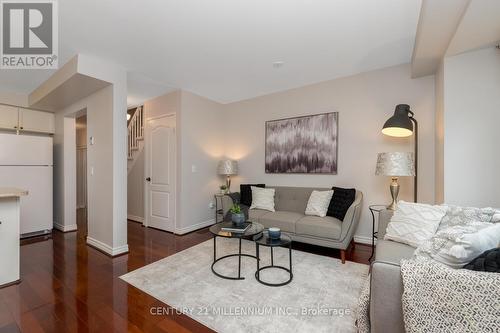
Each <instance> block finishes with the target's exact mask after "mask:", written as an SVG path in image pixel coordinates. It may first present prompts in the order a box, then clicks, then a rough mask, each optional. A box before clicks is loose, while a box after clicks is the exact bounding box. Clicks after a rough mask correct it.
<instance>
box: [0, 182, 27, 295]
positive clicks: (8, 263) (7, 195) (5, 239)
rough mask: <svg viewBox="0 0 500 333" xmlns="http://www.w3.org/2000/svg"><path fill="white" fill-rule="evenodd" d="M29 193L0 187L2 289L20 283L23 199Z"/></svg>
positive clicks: (0, 266)
mask: <svg viewBox="0 0 500 333" xmlns="http://www.w3.org/2000/svg"><path fill="white" fill-rule="evenodd" d="M25 195H28V191H26V190H22V189H18V188H12V187H0V288H2V287H6V286H9V285H11V284H14V283H18V282H19V281H20V274H19V266H20V265H19V258H20V256H19V250H20V243H19V238H20V236H21V235H20V226H19V222H20V212H21V197H22V196H25Z"/></svg>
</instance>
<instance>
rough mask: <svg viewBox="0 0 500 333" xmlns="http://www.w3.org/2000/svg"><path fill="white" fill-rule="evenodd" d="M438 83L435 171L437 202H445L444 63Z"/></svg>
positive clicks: (440, 68)
mask: <svg viewBox="0 0 500 333" xmlns="http://www.w3.org/2000/svg"><path fill="white" fill-rule="evenodd" d="M435 85H436V133H435V140H436V148H435V158H436V161H435V164H436V167H435V173H436V177H435V178H436V181H435V183H436V185H435V196H436V203H437V204H442V203H444V64H443V62H441V64H440V65H439V67H438V70H437V72H436V75H435Z"/></svg>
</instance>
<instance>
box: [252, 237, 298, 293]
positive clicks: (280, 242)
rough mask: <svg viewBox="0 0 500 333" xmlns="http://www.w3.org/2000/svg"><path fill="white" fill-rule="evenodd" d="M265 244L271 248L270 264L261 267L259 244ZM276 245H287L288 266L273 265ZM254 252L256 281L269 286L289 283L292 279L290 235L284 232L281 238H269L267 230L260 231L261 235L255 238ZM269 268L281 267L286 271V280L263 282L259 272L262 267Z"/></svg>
mask: <svg viewBox="0 0 500 333" xmlns="http://www.w3.org/2000/svg"><path fill="white" fill-rule="evenodd" d="M261 245H262V246H267V247H269V248H270V249H271V265H268V266H263V267H261V266H260V248H259V247H260V246H261ZM278 246H287V247H288V259H289V263H288V265H289V266H288V268H286V267H283V266H278V265H275V264H274V247H278ZM255 252H256V254H257V271H256V272H255V278H256V279H257V281H259V282H260V283H262V284H264V285H266V286H270V287H280V286H284V285H287V284H289V283H290V282H291V281H292V279H293V273H292V239H291V238H290V236H287V235H285V234H283V233H282V234H281V238H279V239H272V238H269V234H268V232H267V231H264V232H263V233H262V237H261V238H259V239H256V240H255ZM270 268H278V269H282V270H284V271H286V272H288V276H289V278H288V280H286V281H284V282H279V283H270V282H264V281H262V280H261V279H260V272H261V271H262V270H264V269H270Z"/></svg>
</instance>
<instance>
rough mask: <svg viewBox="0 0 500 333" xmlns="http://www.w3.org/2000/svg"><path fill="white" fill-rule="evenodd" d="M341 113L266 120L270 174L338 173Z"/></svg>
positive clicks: (267, 157)
mask: <svg viewBox="0 0 500 333" xmlns="http://www.w3.org/2000/svg"><path fill="white" fill-rule="evenodd" d="M337 136H338V112H330V113H323V114H316V115H310V116H303V117H296V118H288V119H280V120H271V121H267V122H266V173H311V174H337V145H338V141H337V139H338V138H337Z"/></svg>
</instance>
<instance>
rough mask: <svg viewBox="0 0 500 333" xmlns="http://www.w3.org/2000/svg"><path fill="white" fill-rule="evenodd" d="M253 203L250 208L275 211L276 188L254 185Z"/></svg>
mask: <svg viewBox="0 0 500 333" xmlns="http://www.w3.org/2000/svg"><path fill="white" fill-rule="evenodd" d="M251 189H252V205H251V206H250V209H264V210H269V211H271V212H274V211H275V209H274V193H275V190H274V188H260V187H255V186H252V187H251Z"/></svg>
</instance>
